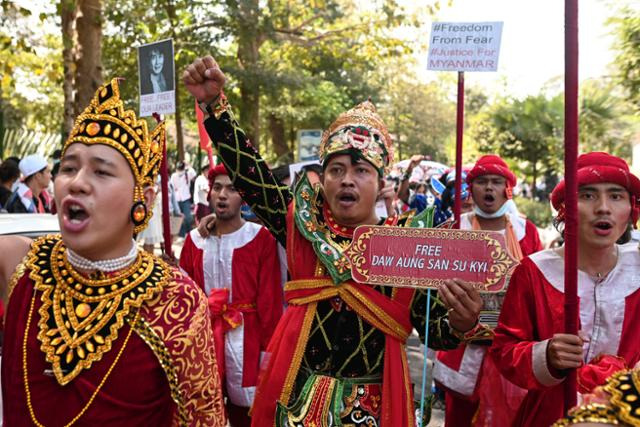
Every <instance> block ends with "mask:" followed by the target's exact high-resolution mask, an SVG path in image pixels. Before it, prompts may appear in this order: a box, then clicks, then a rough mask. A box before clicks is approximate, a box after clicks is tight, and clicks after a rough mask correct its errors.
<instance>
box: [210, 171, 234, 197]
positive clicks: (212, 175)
mask: <svg viewBox="0 0 640 427" xmlns="http://www.w3.org/2000/svg"><path fill="white" fill-rule="evenodd" d="M220 175H229V174H228V173H227V169H225V167H224V165H223V164H222V163H220V164H219V165H215V166H214V167H212V168H211V169H209V173H208V174H207V178H208V179H209V194H207V200H208V199H209V198H210V196H211V189H212V188H213V183H214V182H215V180H216V177H218V176H220Z"/></svg>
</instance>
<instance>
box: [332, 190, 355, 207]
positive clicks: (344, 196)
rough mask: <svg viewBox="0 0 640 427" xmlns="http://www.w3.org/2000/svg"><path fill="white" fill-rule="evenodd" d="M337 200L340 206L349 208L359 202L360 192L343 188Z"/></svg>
mask: <svg viewBox="0 0 640 427" xmlns="http://www.w3.org/2000/svg"><path fill="white" fill-rule="evenodd" d="M336 200H337V201H338V206H340V207H341V208H343V209H348V208H350V207H352V206H354V205H355V204H356V203H357V202H358V194H357V193H356V192H355V191H352V190H343V191H341V192H339V193H338V195H337V196H336Z"/></svg>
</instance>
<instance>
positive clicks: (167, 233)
mask: <svg viewBox="0 0 640 427" xmlns="http://www.w3.org/2000/svg"><path fill="white" fill-rule="evenodd" d="M153 117H154V118H155V119H156V121H157V122H158V123H159V122H160V121H161V120H162V119H161V118H160V115H159V114H157V113H153ZM168 165H169V162H168V159H167V138H166V135H165V140H164V141H162V162H161V163H160V188H161V191H162V234H163V236H164V253H165V255H167V256H168V257H169V258H171V259H173V248H172V247H171V217H170V216H169V166H168Z"/></svg>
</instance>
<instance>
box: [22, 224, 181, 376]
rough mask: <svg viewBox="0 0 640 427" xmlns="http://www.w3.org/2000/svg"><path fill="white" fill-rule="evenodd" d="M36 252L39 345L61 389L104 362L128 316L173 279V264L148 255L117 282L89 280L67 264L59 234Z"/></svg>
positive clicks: (114, 279)
mask: <svg viewBox="0 0 640 427" xmlns="http://www.w3.org/2000/svg"><path fill="white" fill-rule="evenodd" d="M32 248H33V249H32V251H31V253H30V254H31V255H30V258H29V260H28V261H27V267H28V268H29V269H30V270H31V272H30V278H31V279H32V280H33V281H34V283H35V289H36V291H41V292H42V294H41V296H40V300H41V302H42V305H41V306H40V308H39V309H38V314H39V315H40V319H39V321H38V328H39V332H38V340H39V341H40V342H41V343H42V345H41V349H42V351H44V353H45V355H46V360H47V362H50V363H51V364H52V368H53V369H52V370H53V374H54V375H55V377H56V379H57V381H58V383H59V384H61V385H65V384H67V383H69V382H70V381H72V380H73V379H74V378H75V377H76V376H78V374H79V373H80V372H81V371H82V370H83V369H89V368H90V367H91V365H92V364H93V362H97V361H99V360H100V359H101V358H102V355H103V354H104V353H106V352H108V351H109V350H110V349H111V345H112V342H113V341H114V340H115V339H116V338H117V337H118V331H119V330H120V328H121V327H122V326H123V324H124V322H125V317H127V315H129V313H130V312H132V313H133V312H135V311H137V310H134V309H137V308H139V307H140V306H141V305H142V304H143V302H144V301H146V300H149V299H151V298H152V297H153V296H154V295H155V294H157V293H158V292H159V291H160V290H162V288H163V287H164V285H165V283H166V282H167V280H168V279H169V277H170V268H169V266H168V265H167V264H165V263H164V262H163V261H160V260H158V259H156V258H154V257H153V256H151V255H149V254H147V253H146V252H143V251H141V252H140V253H139V254H138V257H137V258H136V260H135V261H134V262H133V264H132V265H131V266H130V267H128V268H127V269H126V270H124V271H122V272H119V273H117V274H116V275H115V276H113V277H105V276H104V275H101V274H100V275H99V277H98V278H87V277H85V276H83V275H81V274H80V273H78V272H77V271H75V270H74V269H73V267H72V266H71V265H70V264H69V262H68V261H67V257H66V253H65V252H66V248H65V246H64V243H63V242H62V240H61V238H60V236H59V235H53V236H46V237H42V238H40V239H38V240H36V241H35V242H34V244H33V246H32ZM35 297H36V295H35V294H34V298H35ZM27 333H28V331H25V334H27Z"/></svg>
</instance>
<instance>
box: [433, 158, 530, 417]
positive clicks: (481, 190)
mask: <svg viewBox="0 0 640 427" xmlns="http://www.w3.org/2000/svg"><path fill="white" fill-rule="evenodd" d="M466 180H467V183H468V185H469V186H470V188H471V196H472V198H473V201H474V205H475V207H474V211H473V212H469V213H466V214H464V215H462V216H461V218H460V222H461V224H460V228H461V229H465V230H492V231H500V232H502V233H503V234H504V235H505V239H506V243H507V248H508V250H509V252H510V253H511V255H512V256H513V257H514V258H515V259H517V260H520V259H522V258H523V256H527V255H530V254H532V253H534V252H537V251H539V250H541V249H542V244H541V243H540V237H539V236H538V230H537V228H536V227H535V225H534V224H533V223H532V222H531V221H529V220H528V219H526V218H523V217H522V216H520V215H519V214H518V211H517V209H516V207H515V204H514V202H513V200H512V193H513V187H514V186H515V185H516V176H515V174H514V173H513V172H512V171H511V170H510V169H509V166H508V165H507V164H506V163H505V161H504V160H502V159H501V158H500V157H499V156H496V155H493V154H490V155H485V156H482V157H480V158H479V159H478V161H477V162H476V164H475V165H474V167H473V169H471V170H470V171H469V173H468V174H467V178H466ZM482 296H483V299H484V308H483V311H481V312H480V327H479V328H478V329H477V333H476V334H475V335H473V336H470V337H468V339H467V342H466V345H461V346H460V347H458V348H457V349H455V350H451V351H446V352H439V353H438V355H437V360H436V363H435V369H434V378H435V379H436V381H437V382H438V383H439V384H440V385H441V386H443V388H444V389H445V398H446V416H445V423H446V425H447V426H465V425H471V424H472V420H473V424H474V425H482V426H487V425H489V426H503V425H508V424H509V423H510V422H511V420H512V418H513V416H515V413H516V411H517V408H518V406H519V403H520V401H521V398H522V396H523V395H524V392H523V391H520V390H519V389H518V387H516V386H514V385H513V384H511V383H509V382H508V381H506V380H505V379H503V378H501V377H500V375H499V374H498V373H497V371H496V368H495V366H494V365H493V363H492V362H491V360H488V358H485V355H486V353H487V349H488V346H489V345H491V340H492V339H493V328H494V327H495V326H496V324H497V319H498V315H499V314H500V306H501V302H502V299H503V298H504V292H500V293H498V294H483V295H482ZM489 392H491V394H489Z"/></svg>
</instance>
